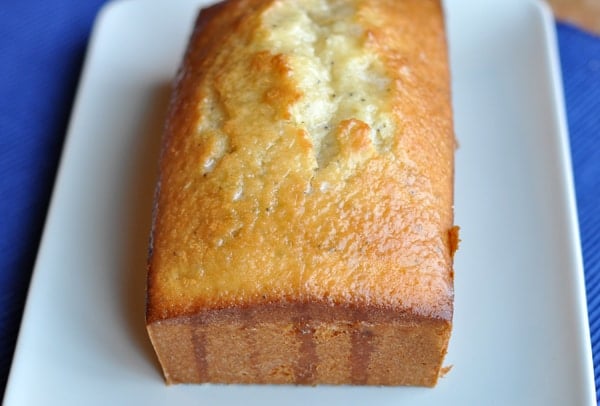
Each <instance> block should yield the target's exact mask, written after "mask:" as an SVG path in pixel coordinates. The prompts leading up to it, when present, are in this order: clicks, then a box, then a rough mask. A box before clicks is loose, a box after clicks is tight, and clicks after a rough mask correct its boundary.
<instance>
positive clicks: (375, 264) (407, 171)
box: [147, 0, 457, 385]
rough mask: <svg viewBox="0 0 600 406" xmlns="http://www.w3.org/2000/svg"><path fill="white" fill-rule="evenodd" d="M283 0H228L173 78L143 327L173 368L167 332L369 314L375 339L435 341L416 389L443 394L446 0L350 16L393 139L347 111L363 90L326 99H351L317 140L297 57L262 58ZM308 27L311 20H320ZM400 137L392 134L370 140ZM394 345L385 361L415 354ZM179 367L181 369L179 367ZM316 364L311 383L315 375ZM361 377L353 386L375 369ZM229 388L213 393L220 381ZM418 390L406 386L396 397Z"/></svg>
mask: <svg viewBox="0 0 600 406" xmlns="http://www.w3.org/2000/svg"><path fill="white" fill-rule="evenodd" d="M323 1H325V0H323ZM284 3H285V1H280V0H279V1H276V0H239V1H232V0H231V1H226V2H223V3H220V4H218V5H216V6H213V7H211V8H209V9H207V10H204V11H203V12H202V13H201V14H200V16H199V18H198V21H197V23H196V26H195V29H194V33H193V35H192V37H191V40H190V44H189V46H188V50H187V53H186V55H185V58H184V61H183V65H182V69H181V71H180V73H179V75H178V78H177V81H176V84H175V89H174V94H173V101H172V105H171V107H170V113H169V118H168V121H167V126H166V130H165V138H164V147H163V154H162V157H161V163H160V182H159V190H158V192H157V199H156V215H155V220H154V225H153V237H152V247H151V257H150V260H149V272H148V295H147V323H148V325H149V331H150V332H151V337H153V338H152V339H153V342H154V344H155V347H156V348H157V351H158V353H159V357H160V358H161V363H163V367H165V365H167V364H169V363H168V362H166V361H164V359H163V358H165V357H167V356H166V355H165V354H167V352H169V351H171V350H168V349H166V348H168V347H169V344H168V342H169V338H168V337H172V335H173V334H175V335H176V334H179V333H172V332H169V333H164V331H166V330H164V331H163V330H161V328H165V329H167V327H161V326H169V325H173V323H174V324H175V325H177V324H179V325H190V326H192V327H190V328H192V330H194V331H196V332H197V334H199V337H202V336H203V334H208V333H206V331H204V330H202V328H204V327H202V326H206V325H207V324H210V323H207V322H205V321H202V322H200V321H199V320H205V318H206V317H209V316H210V315H213V316H210V317H213V319H212V320H214V321H215V322H218V323H217V324H219V323H220V324H223V323H225V321H224V320H228V319H227V317H226V315H227V314H228V312H232V314H236V315H237V316H236V317H237V318H238V319H239V318H244V317H246V318H247V317H251V316H248V315H249V314H255V315H256V318H255V320H254V322H255V323H258V324H260V325H263V324H264V323H267V320H271V319H270V318H269V317H268V314H271V313H273V312H272V310H273V309H284V310H282V311H280V312H275V313H277V314H279V316H280V317H282V318H283V319H278V321H277V320H271V321H272V323H275V324H277V323H279V324H278V326H279V327H278V328H281V325H280V324H281V323H283V324H285V323H286V322H289V319H290V318H294V315H298V314H299V312H300V310H299V309H300V307H301V308H302V309H305V310H303V312H304V313H302V314H305V315H306V314H308V316H306V317H309V318H310V320H313V321H315V320H316V321H319V320H320V321H319V322H322V323H330V324H331V323H333V321H323V320H324V316H325V315H327V314H330V315H338V316H339V317H340V319H338V321H339V320H342V321H344V322H348V323H351V322H353V321H357V320H358V319H357V318H356V317H358V316H357V315H358V314H361V315H362V316H361V317H365V318H366V319H369V320H371V321H372V322H373V323H381V324H380V329H381V331H382V332H383V331H388V330H386V329H387V328H388V327H389V325H391V324H390V323H392V324H393V323H400V324H402V325H407V326H411V327H410V329H412V330H410V329H409V330H410V334H413V335H414V334H417V333H418V334H422V335H423V337H428V338H427V339H425V338H423V342H426V341H427V342H429V343H430V345H429V346H428V345H423V348H422V349H421V350H422V351H423V353H425V352H428V354H429V356H431V359H428V363H429V366H430V367H429V368H428V369H427V371H425V372H423V373H424V374H425V375H427V376H428V378H425V377H421V378H419V379H421V381H418V380H417V381H416V384H419V382H421V383H420V384H424V385H432V384H434V383H435V380H432V378H431V377H432V376H435V379H437V372H438V371H439V368H440V366H441V362H442V359H443V355H444V354H445V348H446V345H447V341H448V337H449V332H450V326H451V320H452V312H453V272H452V257H453V253H454V250H455V249H456V244H457V238H456V233H455V231H453V230H454V229H453V228H452V227H453V210H452V205H453V153H454V143H455V142H454V136H453V130H452V114H451V108H450V87H449V86H450V83H449V72H448V63H447V51H446V43H445V35H444V26H443V18H442V10H441V7H440V4H439V1H437V0H402V1H396V0H353V1H348V2H347V3H348V4H349V5H351V7H352V10H353V14H352V15H353V16H354V17H352V19H353V20H352V26H354V25H356V26H358V27H360V34H359V35H358V36H357V38H356V39H353V40H352V41H354V42H351V43H350V45H352V44H355V43H356V44H359V45H360V50H364V52H363V51H360V52H363V54H364V55H366V56H367V57H370V58H371V57H372V58H374V60H375V62H372V63H371V65H369V69H373V70H374V71H375V73H374V74H373V75H372V76H370V77H369V78H372V77H375V79H377V80H379V79H381V77H383V78H384V79H385V80H379V81H378V82H377V83H384V84H385V86H383V87H381V89H379V91H380V93H377V94H376V95H375V97H374V98H375V99H376V100H377V102H373V104H372V106H374V107H373V109H375V110H376V112H379V113H377V114H379V115H378V116H376V118H377V120H380V121H381V117H383V118H384V119H385V120H387V119H388V118H389V120H388V121H385V120H384V121H383V122H384V123H388V122H389V126H388V127H387V130H386V129H384V128H383V127H385V125H383V126H380V127H377V125H378V124H377V123H376V121H377V120H375V119H373V120H374V121H373V122H369V121H368V120H367V119H365V118H362V116H361V118H358V116H352V115H349V116H346V115H344V114H346V113H345V112H346V111H349V110H347V109H346V110H344V109H343V108H342V107H343V106H344V104H343V103H346V104H345V105H350V104H348V103H349V102H348V101H349V100H350V101H351V99H352V97H354V96H353V93H352V92H349V93H348V94H347V95H343V96H340V95H338V94H335V93H333V94H332V95H331V97H332V98H334V97H338V98H340V97H344V99H343V101H341V102H339V103H340V104H338V105H337V106H338V110H337V112H335V114H333V115H332V116H331V117H330V122H328V124H327V125H326V126H325V128H326V130H327V132H326V134H325V135H324V136H323V137H324V138H322V139H321V138H319V137H316V136H315V130H314V128H313V127H310V126H309V124H305V122H304V121H300V119H298V118H297V117H298V115H299V114H300V113H298V109H299V108H300V107H298V106H303V105H304V104H303V103H305V102H306V100H308V99H309V97H308V93H309V90H307V88H306V86H304V85H302V84H301V83H300V82H299V81H300V79H299V78H300V77H301V75H300V73H299V71H298V62H297V60H295V59H294V58H295V57H294V56H293V55H290V54H288V53H286V52H283V51H281V52H274V51H273V49H272V48H268V47H266V46H265V45H264V44H268V43H269V41H270V40H271V39H270V38H271V37H272V32H274V31H275V30H276V29H277V27H276V25H277V24H276V23H273V22H271V23H269V24H270V25H268V24H266V23H265V21H271V20H268V19H269V18H273V17H272V15H274V14H275V13H277V12H279V11H278V7H281V5H282V4H284ZM326 3H327V5H328V6H331V7H334V6H336V7H337V6H338V5H336V1H335V0H331V1H327V2H326ZM329 3H331V4H329ZM337 3H339V2H337ZM269 13H270V14H269ZM268 14H269V15H271V17H268V16H267V15H268ZM307 15H308V17H309V18H310V19H312V20H313V21H312V22H313V23H314V22H315V21H316V22H317V23H319V22H321V20H319V18H321V19H322V18H323V17H320V16H318V15H316V14H314V13H313V14H310V13H308V14H307ZM325 18H327V17H325ZM273 21H275V20H273ZM334 29H337V28H335V27H334ZM317 32H318V30H317ZM327 37H330V35H329V34H328V35H327ZM323 41H324V42H323V43H320V45H319V46H320V47H324V46H325V45H323V44H326V41H325V40H323ZM275 43H277V42H275ZM277 44H278V43H277ZM271 45H272V43H271ZM277 46H279V45H277ZM282 47H283V46H282ZM284 48H285V47H284ZM315 50H317V45H315ZM315 52H316V51H315ZM363 54H360V55H359V56H364V55H363ZM323 55H327V54H326V53H325V54H323ZM319 57H320V58H321V59H322V60H321V61H318V62H322V63H323V64H329V63H331V67H329V68H328V69H329V71H328V72H329V73H327V75H329V76H327V77H329V78H330V79H331V84H330V85H331V86H332V88H334V89H336V87H335V86H338V87H339V85H336V84H335V83H334V82H335V75H336V70H335V67H333V62H335V61H331V62H330V61H329V60H326V57H324V56H322V55H320V56H319ZM377 75H379V76H377ZM369 80H374V79H369ZM319 82H320V81H319ZM374 83H375V82H374ZM303 86H304V87H303ZM315 86H317V85H316V84H315ZM373 87H376V85H375V84H374V85H373ZM336 91H338V92H339V90H336ZM365 97H366V96H365ZM362 100H363V101H364V99H362ZM340 106H342V107H340ZM306 108H307V109H309V111H310V106H308V105H307V107H306ZM340 111H342V113H340ZM309 116H310V114H309ZM332 117H333V118H332ZM309 118H310V117H309ZM329 127H331V128H329ZM390 127H392V128H393V131H392V136H391V138H389V139H388V138H377V137H378V136H379V131H380V130H381V131H382V133H384V132H385V131H391V130H389V128H390ZM319 131H320V130H319ZM376 132H377V133H376ZM319 143H321V144H319ZM306 308H308V309H312V310H310V311H308V313H307V312H306ZM217 315H218V316H217ZM210 317H209V318H210ZM193 320H196V323H195V324H194V322H192V321H193ZM327 320H329V319H327ZM271 321H269V322H271ZM261 323H262V324H261ZM386 323H387V324H386ZM275 324H273V325H275ZM431 326H434V327H431ZM182 328H183V327H182ZM378 328H379V327H378ZM176 329H177V328H176ZM184 330H185V328H184ZM350 330H351V329H350ZM350 330H348V331H349V332H347V333H348V334H354V333H352V332H351V331H350ZM169 331H171V330H169ZM177 331H179V330H177ZM182 331H183V330H182ZM185 331H188V330H185ZM265 331H266V332H268V329H266V330H265ZM352 331H354V330H352ZM377 331H379V330H377ZM161 332H162V333H161ZM163 333H164V334H163ZM188 333H189V331H188ZM161 334H162V335H161ZM165 334H166V335H165ZM181 334H184V333H181ZM185 334H187V333H185ZM211 334H212V333H211ZM265 334H267V333H265ZM386 334H387V333H386ZM410 334H408V335H410ZM161 337H162V338H161ZM165 337H167V338H165ZM211 337H212V336H211ZM394 337H395V338H394V339H390V340H392V341H389V342H385V343H384V344H385V345H384V344H382V346H381V348H384V347H385V346H389V345H392V344H394V343H395V344H394V345H404V344H402V343H403V341H402V339H401V337H396V336H394ZM434 337H437V338H435V339H434ZM430 338H431V339H430ZM194 340H195V341H194V342H191V341H190V344H189V345H188V346H187V347H185V348H183V347H182V348H183V349H181V351H183V352H186V351H187V352H188V353H197V352H198V351H202V350H198V348H200V347H202V345H201V344H199V343H202V342H203V339H202V338H198V337H196V338H195V339H194ZM394 340H396V341H394ZM428 340H429V341H428ZM242 341H243V340H242ZM350 341H352V340H350ZM390 343H391V344H390ZM244 345H247V343H246V344H244ZM298 345H300V347H299V348H296V350H298V351H299V352H300V353H302V352H304V353H306V352H308V353H310V352H311V351H312V350H311V349H310V348H311V347H310V344H306V343H305V344H298ZM367 347H368V346H367ZM302 348H304V350H303V349H302ZM319 348H320V347H319ZM364 348H366V347H364ZM161 349H162V350H161ZM313 350H314V349H313ZM421 350H419V351H421ZM161 351H162V356H161ZM290 351H291V350H290ZM356 351H358V352H360V351H359V350H356ZM356 351H355V353H354V356H355V357H358V356H357V355H356ZM368 352H369V353H371V352H372V351H368ZM178 354H179V355H177V356H175V358H174V359H178V360H179V361H177V362H175V363H181V359H180V358H181V357H183V356H181V353H178ZM377 356H381V352H379V353H377V352H375V355H374V357H375V358H376V357H377ZM167 358H169V357H167ZM183 358H185V357H183ZM200 358H202V357H200ZM417 358H418V357H417ZM165 359H166V358H165ZM357 359H358V358H357ZM432 360H433V361H432ZM163 361H164V362H163ZM363 361H364V360H363ZM195 362H196V364H197V365H200V364H202V363H203V362H206V361H202V360H201V361H198V360H196V361H195ZM363 363H365V362H363ZM308 364H309V365H312V366H310V367H307V368H308V369H309V370H310V369H311V368H313V367H315V365H316V364H314V363H310V362H309V363H308ZM355 364H356V365H358V364H360V362H359V361H357V363H355ZM367 364H368V362H366V364H365V365H367ZM434 364H435V365H434ZM356 365H355V366H354V367H353V368H355V369H356V371H358V372H356V371H355V372H356V374H359V373H363V374H365V373H366V372H365V371H364V370H365V368H366V367H360V366H358V367H357V366H356ZM431 365H433V367H432V366H431ZM194 368H196V369H197V367H194ZM202 368H203V367H200V369H202ZM361 368H362V372H360V371H359V370H361ZM386 368H387V367H386ZM399 368H400V367H399ZM400 370H402V368H400V369H399V370H398V371H400ZM432 371H433V372H432ZM165 372H166V373H167V374H168V367H165ZM196 372H197V371H196ZM196 372H195V373H196ZM413 372H414V371H413ZM398 373H399V374H402V372H398ZM370 374H376V373H375V372H373V371H371V372H370ZM192 375H193V374H192ZM192 375H189V376H192ZM284 375H285V374H284ZM334 375H335V374H334ZM417 375H418V374H417ZM186 376H187V375H186ZM194 376H195V375H194ZM224 376H225V375H224ZM224 376H222V377H221V378H219V379H224V380H225V381H227V379H226V378H224ZM292 376H293V377H294V378H293V379H292V380H291V382H297V383H315V382H333V383H342V382H344V381H343V380H341V381H339V382H338V381H337V380H336V379H338V378H339V376H338V378H331V379H329V378H328V379H329V380H328V379H325V380H323V379H318V378H315V372H314V371H313V372H310V371H309V372H306V371H305V372H298V371H296V372H294V373H292ZM332 376H333V375H332ZM336 376H337V375H336ZM365 376H366V375H365ZM189 379H191V380H192V381H198V380H200V381H202V380H203V378H198V379H195V378H193V379H192V378H189ZM215 379H217V378H215ZM232 379H233V378H232ZM240 379H241V378H240V377H238V378H237V381H240ZM261 379H262V378H261ZM340 379H341V378H340ZM361 379H362V378H361ZM361 379H359V378H352V379H351V380H350V381H348V380H346V381H345V382H355V383H360V382H362V381H361ZM382 379H383V378H382ZM403 379H404V380H403ZM219 381H221V380H219ZM367 381H368V380H367V379H366V378H365V382H367ZM384 381H385V379H384ZM384 381H377V380H375V381H368V382H370V383H374V382H375V383H376V382H384ZM432 382H433V383H432ZM414 383H415V382H413V381H411V380H406V379H405V378H402V377H396V378H395V380H394V382H393V383H390V384H414ZM384 384H385V383H384Z"/></svg>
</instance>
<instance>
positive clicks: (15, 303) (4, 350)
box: [0, 0, 600, 398]
mask: <svg viewBox="0 0 600 406" xmlns="http://www.w3.org/2000/svg"><path fill="white" fill-rule="evenodd" d="M103 3H104V0H86V1H79V0H48V1H39V0H20V1H10V0H5V1H2V2H1V3H0V398H1V397H2V394H3V392H4V387H5V384H6V379H7V377H8V372H9V368H10V363H11V358H12V354H13V350H14V345H15V341H16V338H17V333H18V328H19V322H20V319H21V314H22V311H23V305H24V303H25V297H26V294H27V287H28V284H29V279H30V276H31V271H32V269H33V266H34V261H35V256H36V252H37V247H38V243H39V240H40V236H41V232H42V228H43V223H44V219H45V216H46V210H47V206H48V202H49V198H50V195H51V191H52V185H53V182H54V176H55V173H56V167H57V164H58V161H59V158H60V152H61V147H62V142H63V137H64V134H65V131H66V125H67V122H68V119H69V114H70V110H71V105H72V102H73V97H74V94H75V90H76V86H77V82H78V80H79V72H80V68H81V64H82V61H83V58H84V54H85V49H86V45H87V40H88V36H89V33H90V30H91V27H92V24H93V21H94V18H95V16H96V14H97V12H98V10H99V8H100V7H101V5H102V4H103ZM557 28H558V37H559V45H560V54H561V63H562V69H563V77H564V86H565V95H566V102H567V113H568V119H569V129H570V133H571V142H572V153H573V166H574V170H575V183H576V188H577V203H578V209H579V218H580V225H581V233H582V245H583V254H584V263H585V272H586V274H585V276H586V284H587V293H588V303H589V312H590V325H591V330H592V342H593V350H594V354H595V355H594V365H595V369H596V387H597V388H598V385H599V384H600V375H599V373H598V372H599V369H600V368H599V367H600V38H598V37H595V36H592V35H589V34H585V33H583V32H581V31H579V30H578V29H576V28H573V27H571V26H568V25H564V24H558V26H557Z"/></svg>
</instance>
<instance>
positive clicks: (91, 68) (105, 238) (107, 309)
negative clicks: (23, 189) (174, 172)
mask: <svg viewBox="0 0 600 406" xmlns="http://www.w3.org/2000/svg"><path fill="white" fill-rule="evenodd" d="M202 4H205V3H203V2H202V1H198V0H195V1H194V0H178V1H170V0H125V1H117V2H113V3H110V4H109V5H108V6H106V7H105V8H104V9H103V11H102V13H101V14H100V15H99V17H98V20H97V24H96V27H95V29H94V33H93V37H92V40H91V43H90V48H89V52H88V56H87V61H86V64H85V68H84V72H83V75H82V79H81V84H80V89H79V93H78V96H77V100H76V105H75V108H74V111H73V116H72V120H71V124H70V128H69V132H68V136H67V141H66V145H65V149H64V153H63V159H62V163H61V167H60V171H59V175H58V179H57V183H56V186H55V191H54V196H53V200H52V204H51V208H50V211H49V215H48V220H47V224H46V228H45V232H44V236H43V240H42V244H41V248H40V251H39V255H38V260H37V264H36V268H35V271H34V276H33V279H32V283H31V288H30V292H29V298H28V302H27V306H26V311H25V314H24V318H23V323H22V327H21V332H20V337H19V341H18V346H17V350H16V353H15V358H14V363H13V368H12V371H11V376H10V380H9V384H8V387H7V390H6V396H5V399H4V401H5V405H7V406H14V405H36V404H56V405H113V404H124V405H125V404H126V405H129V404H144V405H146V406H150V405H175V404H176V405H192V404H244V405H261V406H267V405H279V404H286V405H305V404H310V405H333V404H345V405H353V404H357V405H358V404H378V405H380V404H381V405H398V404H405V405H434V404H436V405H437V404H444V405H447V406H449V405H528V406H532V405H545V406H547V405H593V404H595V392H594V383H593V375H592V361H591V350H590V342H589V331H588V322H587V316H586V308H585V293H584V289H583V274H582V272H583V271H582V265H581V253H580V244H579V234H578V228H577V217H576V212H575V205H574V197H573V185H572V178H571V169H570V155H569V148H568V137H567V132H566V126H565V118H564V108H563V99H562V91H561V81H560V74H559V70H558V60H557V52H556V43H555V33H554V25H553V20H552V17H551V15H550V13H549V12H548V11H547V10H546V9H545V8H544V7H543V6H541V5H540V4H538V3H534V2H530V1H525V0H508V1H507V0H497V1H493V0H485V1H477V2H472V1H468V0H448V1H447V2H446V10H447V16H448V31H449V43H450V47H451V60H452V73H453V91H454V107H455V114H456V115H455V119H456V133H457V136H458V139H459V142H460V148H459V149H458V151H457V166H456V223H457V224H458V225H460V226H461V237H462V240H463V242H462V245H461V248H460V250H459V252H458V253H457V256H456V307H455V328H454V334H453V336H452V340H451V343H450V349H449V354H448V357H447V363H448V364H451V365H453V368H452V370H451V371H450V373H449V374H448V375H447V376H445V377H444V378H443V379H441V380H440V382H439V384H438V386H437V387H436V388H435V389H426V388H378V387H348V386H341V387H330V386H319V387H295V386H240V385H229V386H223V385H201V386H190V385H180V386H171V387H167V386H166V385H165V384H164V383H163V380H162V376H161V374H160V371H159V368H158V365H157V362H156V359H155V356H154V354H153V351H152V349H151V347H150V345H149V342H148V339H147V336H146V333H145V327H144V287H145V260H146V246H147V242H148V233H149V229H150V217H151V207H152V195H153V189H154V181H155V178H156V168H157V164H156V163H157V159H158V153H159V145H160V136H161V129H162V123H163V120H164V117H165V112H166V107H167V103H168V98H169V90H170V82H171V80H172V78H173V76H174V75H175V72H176V70H177V66H178V64H179V62H180V59H181V56H182V54H183V50H184V47H185V45H186V41H187V38H188V35H189V33H190V30H191V27H192V23H193V20H194V18H195V16H196V14H197V11H198V9H199V7H200V6H201V5H202Z"/></svg>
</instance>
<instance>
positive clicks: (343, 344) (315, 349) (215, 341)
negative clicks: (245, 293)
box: [148, 305, 451, 386]
mask: <svg viewBox="0 0 600 406" xmlns="http://www.w3.org/2000/svg"><path fill="white" fill-rule="evenodd" d="M450 329H451V322H450V321H449V320H441V319H433V318H424V317H414V316H411V315H407V314H397V313H393V312H391V311H385V310H364V309H362V310H360V309H347V308H339V307H336V306H326V305H324V306H306V305H303V306H269V305H266V306H264V305H263V306H257V307H253V308H246V309H226V310H216V311H214V310H213V311H209V312H204V313H202V314H198V315H195V316H188V317H181V318H177V319H169V320H161V321H154V322H151V323H150V324H148V332H149V334H150V339H151V340H152V343H153V345H154V348H155V350H156V353H157V355H158V358H159V361H160V363H161V365H162V368H163V372H164V374H165V378H166V381H167V383H170V384H171V383H208V382H210V383H244V384H257V383H258V384H303V385H317V384H332V385H343V384H352V385H395V386H396V385H412V386H434V385H435V384H436V382H437V379H438V376H439V375H440V369H441V365H442V361H443V359H444V355H445V354H446V348H447V345H448V339H449V336H450Z"/></svg>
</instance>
